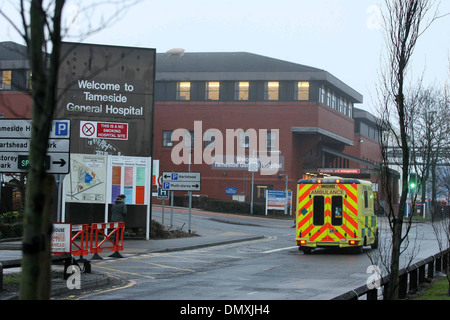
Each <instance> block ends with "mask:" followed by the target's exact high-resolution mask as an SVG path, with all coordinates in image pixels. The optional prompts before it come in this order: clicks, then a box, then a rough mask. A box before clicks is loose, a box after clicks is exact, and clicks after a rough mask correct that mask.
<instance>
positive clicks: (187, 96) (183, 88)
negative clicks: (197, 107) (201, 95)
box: [177, 82, 191, 100]
mask: <svg viewBox="0 0 450 320" xmlns="http://www.w3.org/2000/svg"><path fill="white" fill-rule="evenodd" d="M177 100H191V83H190V82H178V83H177Z"/></svg>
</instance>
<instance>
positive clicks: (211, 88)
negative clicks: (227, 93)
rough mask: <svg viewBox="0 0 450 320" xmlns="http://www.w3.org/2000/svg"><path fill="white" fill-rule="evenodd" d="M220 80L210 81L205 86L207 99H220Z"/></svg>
mask: <svg viewBox="0 0 450 320" xmlns="http://www.w3.org/2000/svg"><path fill="white" fill-rule="evenodd" d="M219 91H220V82H218V81H208V82H206V88H205V95H206V96H205V99H206V100H219Z"/></svg>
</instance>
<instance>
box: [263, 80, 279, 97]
mask: <svg viewBox="0 0 450 320" xmlns="http://www.w3.org/2000/svg"><path fill="white" fill-rule="evenodd" d="M279 87H280V83H279V82H278V81H268V82H266V83H265V85H264V100H278V92H279V91H278V89H279Z"/></svg>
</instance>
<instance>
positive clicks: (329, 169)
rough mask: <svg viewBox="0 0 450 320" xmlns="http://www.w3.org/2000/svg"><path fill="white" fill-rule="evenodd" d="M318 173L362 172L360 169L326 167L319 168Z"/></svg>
mask: <svg viewBox="0 0 450 320" xmlns="http://www.w3.org/2000/svg"><path fill="white" fill-rule="evenodd" d="M317 172H318V173H350V174H352V173H360V170H359V169H332V168H326V169H317Z"/></svg>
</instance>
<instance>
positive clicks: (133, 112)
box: [66, 79, 144, 117]
mask: <svg viewBox="0 0 450 320" xmlns="http://www.w3.org/2000/svg"><path fill="white" fill-rule="evenodd" d="M75 86H77V87H78V89H80V90H81V93H79V94H77V95H71V98H72V99H77V100H76V102H75V101H74V100H71V101H70V100H69V101H68V102H66V110H67V111H68V112H82V113H95V114H104V113H106V114H110V115H113V116H123V117H128V116H133V117H140V116H143V115H144V107H143V104H144V102H143V101H141V102H139V103H137V104H138V105H136V102H134V103H133V101H129V98H128V96H127V94H133V96H134V97H136V96H137V95H136V93H135V92H133V91H134V88H135V86H134V85H132V84H129V83H121V84H120V83H115V82H114V81H111V82H103V81H96V80H85V79H80V80H78V81H77V82H76V84H75ZM113 103H114V104H113Z"/></svg>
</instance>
